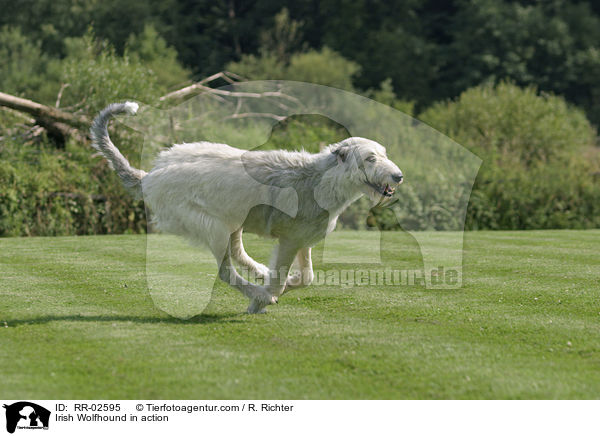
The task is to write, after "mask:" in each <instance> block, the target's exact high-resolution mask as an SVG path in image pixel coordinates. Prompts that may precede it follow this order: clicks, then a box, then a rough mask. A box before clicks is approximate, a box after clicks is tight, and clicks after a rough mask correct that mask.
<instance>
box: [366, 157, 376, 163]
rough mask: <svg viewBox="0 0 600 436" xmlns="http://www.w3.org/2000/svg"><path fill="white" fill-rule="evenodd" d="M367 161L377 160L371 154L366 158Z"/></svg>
mask: <svg viewBox="0 0 600 436" xmlns="http://www.w3.org/2000/svg"><path fill="white" fill-rule="evenodd" d="M365 160H366V161H367V162H375V156H369V157H368V158H366V159H365Z"/></svg>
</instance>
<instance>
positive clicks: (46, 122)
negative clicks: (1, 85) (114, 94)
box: [0, 92, 90, 142]
mask: <svg viewBox="0 0 600 436" xmlns="http://www.w3.org/2000/svg"><path fill="white" fill-rule="evenodd" d="M0 106H4V107H7V108H10V109H13V110H15V111H19V112H22V113H26V114H29V115H31V116H32V117H33V119H34V120H35V123H36V124H38V125H40V126H41V127H43V128H44V129H46V131H47V132H48V134H49V135H51V136H54V137H56V138H57V139H59V140H60V141H62V142H64V140H65V139H66V138H68V137H70V136H74V137H76V138H77V139H79V140H82V139H83V138H85V136H86V134H84V133H82V132H87V130H88V129H89V126H90V120H89V119H88V118H87V117H85V116H83V115H74V114H72V113H70V112H65V111H62V110H60V109H57V108H53V107H51V106H45V105H43V104H40V103H37V102H35V101H32V100H28V99H26V98H21V97H16V96H14V95H10V94H5V93H4V92H0Z"/></svg>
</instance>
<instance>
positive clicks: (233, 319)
mask: <svg viewBox="0 0 600 436" xmlns="http://www.w3.org/2000/svg"><path fill="white" fill-rule="evenodd" d="M240 316H241V314H240V313H234V312H232V313H223V314H202V315H197V316H194V317H192V318H189V319H179V318H173V317H168V316H164V317H160V316H134V315H46V316H40V317H37V318H27V319H12V320H10V319H9V320H0V327H1V326H2V324H4V326H5V327H17V326H20V325H36V324H47V323H49V322H53V321H74V322H133V323H136V324H191V325H194V324H213V323H222V324H227V323H244V322H246V321H247V320H245V319H240Z"/></svg>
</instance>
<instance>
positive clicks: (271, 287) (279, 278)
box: [248, 239, 298, 313]
mask: <svg viewBox="0 0 600 436" xmlns="http://www.w3.org/2000/svg"><path fill="white" fill-rule="evenodd" d="M297 252H298V246H297V245H296V244H294V243H293V242H291V241H287V240H284V239H280V240H279V245H278V246H277V248H275V252H274V255H273V259H272V260H271V268H270V272H269V277H268V279H267V278H265V288H266V290H267V292H268V293H269V294H270V295H271V296H272V297H273V299H274V301H275V302H277V298H278V297H279V296H280V295H281V294H282V293H283V290H284V289H285V283H286V281H287V276H288V273H289V271H290V267H291V266H292V262H293V261H294V257H295V256H296V253H297ZM265 307H266V304H265V303H264V301H262V300H259V299H252V300H250V306H248V312H249V313H262V312H264V309H265Z"/></svg>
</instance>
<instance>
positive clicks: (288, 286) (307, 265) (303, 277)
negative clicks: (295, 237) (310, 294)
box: [283, 247, 315, 293]
mask: <svg viewBox="0 0 600 436" xmlns="http://www.w3.org/2000/svg"><path fill="white" fill-rule="evenodd" d="M310 251H311V249H310V247H304V248H301V249H300V251H298V254H296V259H295V260H294V264H293V265H292V269H291V271H290V275H289V276H288V278H287V281H286V282H285V289H284V291H283V293H286V292H288V291H290V290H292V289H298V288H302V287H304V286H308V285H310V284H311V283H312V281H313V279H314V277H315V274H314V272H313V266H312V259H311V253H310Z"/></svg>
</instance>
